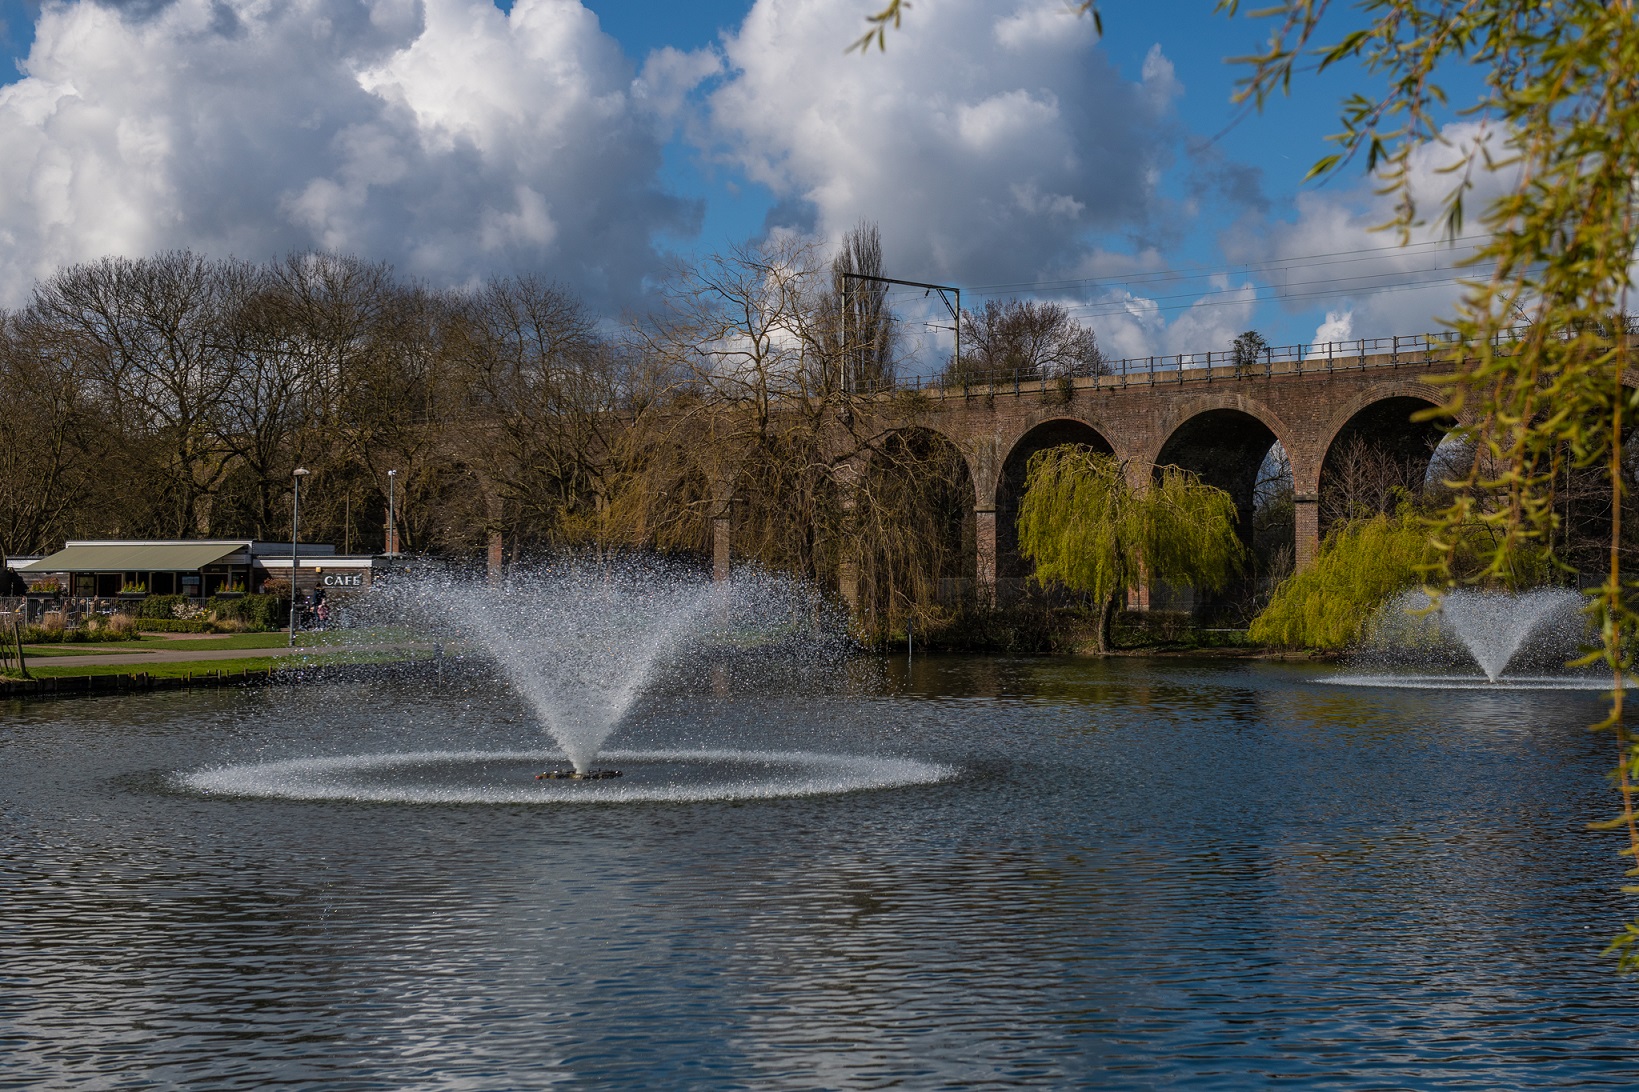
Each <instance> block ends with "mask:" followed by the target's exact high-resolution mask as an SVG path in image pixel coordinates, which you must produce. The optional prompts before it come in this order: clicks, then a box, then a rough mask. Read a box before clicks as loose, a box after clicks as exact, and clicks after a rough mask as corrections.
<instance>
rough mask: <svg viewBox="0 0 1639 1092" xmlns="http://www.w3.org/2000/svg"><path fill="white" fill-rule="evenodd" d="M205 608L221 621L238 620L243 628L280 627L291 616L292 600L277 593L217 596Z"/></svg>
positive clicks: (262, 628)
mask: <svg viewBox="0 0 1639 1092" xmlns="http://www.w3.org/2000/svg"><path fill="white" fill-rule="evenodd" d="M205 609H206V610H207V611H209V612H210V613H211V614H213V615H215V616H216V618H217V619H218V620H219V621H224V622H229V621H232V622H238V623H240V624H241V627H242V628H245V629H258V630H270V629H278V628H279V627H280V626H282V625H284V624H285V620H286V619H287V618H289V617H290V600H289V599H286V598H283V597H282V596H277V595H233V596H227V597H223V596H215V597H213V598H211V599H208V600H206V601H205Z"/></svg>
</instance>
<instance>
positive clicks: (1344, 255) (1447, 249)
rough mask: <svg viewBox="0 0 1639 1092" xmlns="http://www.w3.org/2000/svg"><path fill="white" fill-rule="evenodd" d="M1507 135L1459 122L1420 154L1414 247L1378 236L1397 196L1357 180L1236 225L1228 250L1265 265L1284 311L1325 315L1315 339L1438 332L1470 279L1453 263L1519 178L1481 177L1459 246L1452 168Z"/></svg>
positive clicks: (1511, 174) (1477, 175)
mask: <svg viewBox="0 0 1639 1092" xmlns="http://www.w3.org/2000/svg"><path fill="white" fill-rule="evenodd" d="M1501 136H1502V134H1501V133H1500V131H1499V130H1497V129H1496V128H1495V127H1494V126H1492V127H1489V128H1488V127H1486V126H1484V125H1483V124H1481V123H1478V122H1459V123H1454V124H1451V125H1448V126H1447V127H1446V128H1445V130H1444V131H1443V133H1442V137H1443V141H1444V142H1443V143H1441V142H1435V143H1430V144H1426V145H1423V146H1422V147H1419V148H1417V149H1416V150H1414V152H1413V154H1412V156H1411V161H1410V166H1409V170H1410V179H1411V190H1412V193H1413V195H1414V197H1415V199H1416V202H1417V207H1418V211H1419V215H1420V216H1421V217H1422V218H1423V220H1424V221H1425V222H1424V223H1422V224H1421V225H1419V226H1417V227H1415V228H1414V229H1413V230H1412V232H1411V236H1410V240H1409V242H1410V244H1411V245H1409V246H1406V247H1401V246H1399V245H1398V240H1397V238H1396V236H1395V234H1394V232H1392V231H1380V230H1375V229H1376V228H1377V227H1378V225H1381V224H1384V223H1386V222H1387V221H1389V220H1390V219H1391V218H1392V217H1393V215H1394V208H1393V203H1394V198H1393V197H1391V196H1389V195H1385V194H1382V193H1380V192H1378V181H1377V180H1374V179H1361V180H1360V181H1358V182H1356V183H1354V184H1352V185H1347V184H1345V185H1341V186H1338V185H1334V186H1328V187H1324V188H1321V189H1318V190H1311V191H1309V192H1306V193H1303V194H1300V195H1299V197H1298V199H1297V214H1296V216H1295V217H1294V218H1293V219H1292V220H1291V221H1290V222H1288V223H1284V224H1282V223H1276V224H1271V223H1268V222H1267V221H1263V220H1257V221H1248V222H1247V223H1244V224H1242V225H1240V226H1239V227H1238V228H1237V229H1236V230H1233V231H1231V232H1229V233H1228V236H1227V238H1226V242H1225V249H1226V252H1227V254H1228V256H1229V258H1230V259H1231V260H1232V261H1236V262H1255V263H1268V265H1267V269H1268V272H1267V273H1266V274H1265V279H1266V280H1267V282H1268V284H1269V285H1270V286H1271V288H1272V289H1273V290H1275V291H1276V292H1278V293H1279V294H1280V296H1281V297H1282V301H1283V303H1284V305H1285V306H1286V307H1288V308H1290V309H1293V310H1306V309H1309V308H1312V307H1317V306H1318V307H1324V308H1325V309H1326V312H1327V315H1326V320H1325V321H1324V322H1323V323H1322V324H1321V325H1320V328H1319V329H1317V330H1316V331H1315V335H1314V340H1315V341H1318V342H1325V341H1344V340H1348V339H1350V338H1358V337H1368V338H1370V337H1386V336H1390V335H1393V334H1417V333H1427V332H1432V331H1436V330H1439V329H1441V326H1440V323H1439V320H1440V318H1442V317H1449V316H1451V315H1452V314H1453V313H1454V311H1455V310H1456V306H1457V303H1458V301H1459V300H1460V299H1461V297H1462V294H1463V288H1462V286H1461V285H1460V284H1458V283H1457V281H1458V279H1459V278H1462V277H1472V276H1473V275H1474V270H1473V269H1472V268H1459V267H1458V265H1457V263H1458V262H1460V261H1461V260H1462V259H1463V258H1465V257H1467V256H1468V255H1470V254H1472V253H1473V250H1474V248H1475V247H1476V246H1477V245H1479V244H1480V243H1481V242H1482V241H1483V239H1482V237H1481V232H1482V230H1483V229H1482V228H1481V227H1480V225H1479V215H1480V213H1481V212H1482V211H1483V210H1484V209H1485V208H1486V206H1487V205H1489V204H1490V203H1491V201H1492V200H1494V199H1495V198H1496V197H1498V196H1499V195H1501V194H1503V193H1505V192H1508V191H1509V190H1511V189H1512V187H1513V186H1514V185H1515V183H1516V181H1517V178H1518V172H1517V171H1516V170H1515V169H1513V168H1511V167H1509V168H1503V169H1501V170H1486V169H1484V168H1483V167H1481V168H1479V169H1477V170H1476V171H1475V172H1474V174H1473V176H1472V189H1471V190H1470V191H1469V192H1468V193H1467V194H1466V195H1465V199H1464V208H1465V210H1466V218H1465V226H1464V228H1463V234H1462V235H1461V236H1459V237H1458V239H1457V240H1456V241H1455V242H1454V243H1453V242H1451V241H1449V240H1448V239H1447V237H1446V232H1445V230H1444V226H1443V224H1442V223H1441V210H1442V206H1443V201H1444V198H1445V196H1446V195H1447V194H1448V193H1449V192H1450V191H1451V189H1452V187H1453V186H1454V185H1456V184H1457V183H1458V182H1459V181H1460V180H1461V178H1462V176H1461V175H1459V174H1454V173H1452V172H1451V171H1449V170H1448V168H1449V167H1450V166H1451V164H1453V163H1456V162H1458V161H1460V159H1461V157H1462V156H1463V155H1464V154H1465V153H1466V150H1467V149H1469V148H1471V147H1474V146H1476V145H1477V144H1478V143H1487V144H1489V145H1490V146H1491V147H1492V149H1493V151H1494V152H1495V153H1496V154H1497V155H1498V156H1499V157H1500V156H1501V155H1502V154H1503V148H1502V146H1501ZM1322 351H1324V350H1322Z"/></svg>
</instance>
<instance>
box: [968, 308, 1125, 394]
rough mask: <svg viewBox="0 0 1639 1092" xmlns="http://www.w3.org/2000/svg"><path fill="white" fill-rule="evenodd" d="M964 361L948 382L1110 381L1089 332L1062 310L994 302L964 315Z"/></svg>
mask: <svg viewBox="0 0 1639 1092" xmlns="http://www.w3.org/2000/svg"><path fill="white" fill-rule="evenodd" d="M962 345H963V352H962V359H960V360H957V361H954V362H953V363H952V366H951V368H950V369H949V370H948V371H947V379H948V380H950V381H952V382H956V383H964V384H965V383H1011V382H1037V381H1039V380H1041V379H1044V378H1049V379H1058V378H1077V377H1082V376H1090V375H1106V374H1108V373H1109V364H1108V363H1107V362H1106V361H1105V359H1104V353H1103V351H1102V350H1100V349H1099V347H1098V337H1097V335H1095V334H1094V333H1093V330H1092V328H1091V327H1088V326H1083V325H1082V324H1081V323H1079V322H1077V321H1075V319H1073V318H1071V317H1070V312H1069V311H1068V310H1066V309H1065V308H1064V306H1063V305H1062V304H1057V303H1044V302H1041V301H1039V300H1020V299H1010V300H990V301H987V302H986V303H985V305H984V307H983V308H982V309H981V310H978V311H970V310H965V309H964V310H963V312H962Z"/></svg>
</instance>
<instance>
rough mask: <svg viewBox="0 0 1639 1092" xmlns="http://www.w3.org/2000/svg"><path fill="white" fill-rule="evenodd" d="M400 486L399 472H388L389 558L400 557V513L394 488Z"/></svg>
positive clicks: (387, 543)
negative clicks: (396, 505)
mask: <svg viewBox="0 0 1639 1092" xmlns="http://www.w3.org/2000/svg"><path fill="white" fill-rule="evenodd" d="M397 484H398V471H396V470H389V471H387V542H386V544H385V545H386V546H387V550H386V553H387V556H388V557H397V556H398V512H397V510H396V508H395V506H394V502H395V501H396V500H397V497H396V496H395V492H396V491H395V490H394V488H393V487H394V486H395V485H397Z"/></svg>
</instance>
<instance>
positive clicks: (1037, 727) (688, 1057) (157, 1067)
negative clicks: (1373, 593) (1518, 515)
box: [0, 658, 1639, 1088]
mask: <svg viewBox="0 0 1639 1092" xmlns="http://www.w3.org/2000/svg"><path fill="white" fill-rule="evenodd" d="M1317 678H1318V675H1317V673H1316V672H1315V671H1313V670H1310V669H1307V668H1302V669H1300V668H1293V667H1276V666H1268V667H1262V666H1252V667H1248V666H1240V665H1228V664H1213V663H1193V664H1192V663H1188V662H1181V661H1121V662H1114V663H1107V664H1102V663H1087V662H1073V661H1011V662H1009V661H996V660H976V659H954V658H952V659H932V660H924V661H921V662H919V664H918V666H917V669H916V671H915V672H914V673H913V674H912V675H911V676H910V677H908V678H907V677H906V676H905V675H904V673H903V671H902V669H901V667H900V666H898V665H894V666H892V667H891V668H890V669H889V673H888V675H887V676H886V677H882V678H872V679H866V680H865V681H863V682H862V683H861V684H860V686H861V687H862V690H863V692H862V693H861V694H858V695H854V696H850V695H845V694H840V693H835V694H828V695H817V696H806V697H805V696H797V695H784V694H781V693H778V692H761V691H759V689H758V688H757V687H756V686H755V685H752V683H751V682H750V681H748V680H743V679H742V680H729V679H719V680H718V683H719V685H717V686H716V687H715V688H713V689H712V690H710V691H709V692H706V693H699V694H690V693H671V694H668V695H665V696H663V697H662V698H659V699H656V700H654V701H651V702H649V703H646V704H645V706H644V708H643V711H642V713H641V716H640V719H639V721H638V722H637V723H634V724H632V725H629V726H628V727H627V728H626V729H624V730H623V731H622V732H621V733H620V735H619V736H617V737H616V739H615V741H614V745H615V746H617V747H620V748H626V749H630V750H632V751H634V752H642V751H645V750H667V751H670V750H675V749H679V748H682V749H710V748H734V749H756V750H764V751H802V752H807V753H810V754H827V755H855V756H857V755H881V756H886V757H887V758H890V759H893V760H901V759H909V760H914V761H915V762H917V763H927V764H934V765H948V766H950V767H952V768H953V770H954V776H953V777H951V778H949V779H947V780H935V781H932V782H930V783H924V784H911V785H902V786H899V787H895V788H885V789H867V790H859V791H852V792H843V793H833V794H824V795H806V796H790V797H780V798H773V799H747V800H739V801H724V800H707V801H694V802H690V801H656V802H637V803H633V802H625V803H606V804H586V805H584V806H579V807H542V806H539V805H538V804H533V803H530V802H527V801H525V802H518V803H495V804H474V803H443V802H437V801H435V800H428V801H426V802H415V803H398V802H364V801H353V800H347V799H331V800H310V799H280V798H257V797H247V796H244V795H231V794H223V793H219V792H205V791H200V789H199V788H198V787H189V786H188V785H187V784H186V783H184V782H183V781H181V780H179V777H186V776H187V775H189V774H192V773H195V772H197V771H201V770H221V769H225V768H234V767H240V768H242V767H245V766H248V765H253V764H257V763H277V762H281V761H283V760H287V759H294V758H309V757H324V756H331V757H337V756H347V755H358V754H377V755H384V754H408V753H415V752H427V751H474V750H480V751H495V752H505V753H520V752H530V751H536V750H539V749H540V748H541V746H542V741H541V738H540V736H539V734H538V733H537V731H536V730H535V729H534V728H533V726H532V725H531V724H530V723H529V721H528V718H527V715H526V714H525V713H524V712H523V710H522V709H521V707H519V705H518V704H517V703H516V702H513V701H511V700H509V699H507V698H506V697H505V696H504V695H498V694H496V693H494V692H492V690H491V689H490V688H489V687H488V686H486V685H484V684H483V683H481V682H477V681H474V680H470V679H469V680H468V681H467V682H466V683H465V684H464V685H454V686H451V687H449V688H447V689H445V690H442V691H435V690H433V689H431V688H430V687H428V686H426V685H425V684H422V683H395V684H389V683H386V682H382V681H374V682H372V681H353V682H347V681H337V682H330V683H321V684H314V685H309V686H304V687H300V688H288V689H279V690H271V691H265V692H231V691H228V692H194V693H170V694H153V695H144V696H135V697H127V698H110V699H85V700H77V701H64V702H59V703H54V704H29V705H26V706H23V705H15V704H14V705H11V706H0V806H3V809H4V818H3V826H0V923H3V926H4V928H3V929H0V1085H7V1084H29V1083H39V1084H42V1085H51V1086H65V1085H72V1084H77V1083H78V1084H84V1085H86V1086H92V1087H113V1086H132V1087H140V1086H143V1085H173V1084H180V1083H187V1082H193V1083H197V1084H200V1085H205V1086H209V1087H224V1088H226V1087H241V1088H249V1087H268V1086H276V1085H279V1084H308V1085H323V1086H325V1087H333V1088H400V1087H434V1088H436V1087H455V1086H460V1087H463V1088H516V1087H532V1086H541V1085H549V1084H553V1083H557V1082H577V1083H588V1084H594V1085H615V1086H619V1085H633V1086H648V1087H678V1086H689V1085H695V1086H710V1087H749V1086H757V1087H776V1088H777V1087H793V1088H813V1087H832V1088H845V1087H877V1086H887V1085H894V1084H903V1085H909V1086H917V1087H926V1086H937V1085H945V1086H950V1085H959V1084H974V1085H993V1086H1010V1085H1042V1086H1064V1085H1083V1086H1096V1087H1107V1088H1123V1087H1130V1088H1153V1087H1162V1086H1165V1087H1173V1086H1183V1085H1192V1084H1193V1085H1196V1086H1200V1087H1212V1088H1220V1087H1261V1086H1264V1085H1267V1084H1270V1083H1274V1082H1276V1081H1287V1082H1290V1083H1295V1084H1298V1085H1300V1086H1303V1087H1339V1088H1384V1087H1412V1088H1447V1087H1449V1088H1524V1087H1547V1086H1553V1087H1566V1086H1597V1085H1604V1086H1610V1087H1631V1085H1632V1083H1633V1076H1632V1073H1633V1069H1632V1053H1633V1028H1634V1022H1635V1017H1636V1015H1639V984H1635V983H1632V982H1629V981H1626V980H1623V979H1619V978H1616V977H1615V976H1614V975H1613V974H1612V972H1611V969H1610V964H1609V962H1608V961H1606V960H1604V959H1602V958H1601V957H1600V956H1599V954H1598V951H1599V949H1600V947H1601V946H1602V944H1603V941H1604V939H1605V938H1606V936H1607V935H1608V934H1610V933H1611V932H1613V931H1614V930H1615V929H1616V927H1617V926H1618V925H1619V923H1620V922H1622V921H1623V920H1625V919H1626V918H1627V917H1631V916H1633V915H1634V914H1635V913H1639V906H1636V905H1634V901H1633V900H1625V899H1623V898H1622V897H1620V896H1618V895H1616V894H1615V888H1616V884H1617V877H1618V873H1619V869H1620V863H1619V861H1618V858H1616V856H1615V855H1614V854H1615V850H1616V849H1617V848H1618V847H1619V845H1620V843H1619V842H1618V841H1617V840H1616V839H1615V838H1614V836H1608V835H1595V834H1588V833H1586V832H1584V831H1583V830H1582V824H1583V823H1584V822H1585V821H1586V820H1587V819H1589V818H1594V817H1601V816H1603V815H1605V814H1607V813H1609V812H1610V811H1611V810H1612V803H1613V801H1612V799H1611V798H1610V795H1609V793H1608V790H1607V789H1606V787H1605V784H1604V781H1603V774H1604V772H1605V769H1606V767H1607V766H1609V765H1610V763H1611V758H1612V755H1611V744H1610V741H1609V740H1608V739H1607V738H1605V737H1600V736H1591V735H1589V734H1588V733H1587V732H1586V731H1585V730H1584V729H1583V725H1584V724H1586V723H1587V722H1589V721H1591V720H1593V719H1595V718H1596V716H1597V714H1598V712H1599V709H1600V699H1599V695H1598V694H1596V693H1586V694H1582V693H1575V692H1538V691H1527V690H1514V691H1493V692H1480V691H1464V692H1461V693H1447V692H1441V691H1437V690H1428V691H1416V690H1387V689H1377V688H1371V687H1349V688H1339V687H1330V686H1320V685H1316V682H1317ZM337 760H338V762H342V764H343V765H345V762H343V761H342V760H341V759H340V758H339V757H338V758H337ZM531 760H532V756H529V757H527V758H525V759H519V760H518V761H517V762H515V763H513V764H512V765H508V764H507V763H506V762H501V763H500V764H499V765H498V766H497V767H496V770H497V776H501V775H505V776H508V777H510V776H517V777H522V776H524V773H523V772H520V771H524V770H527V768H528V761H531ZM346 761H352V760H346ZM514 767H516V768H514ZM460 772H461V776H464V777H470V776H473V773H472V771H471V770H470V769H467V768H465V767H463V769H462V770H461V771H460Z"/></svg>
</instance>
